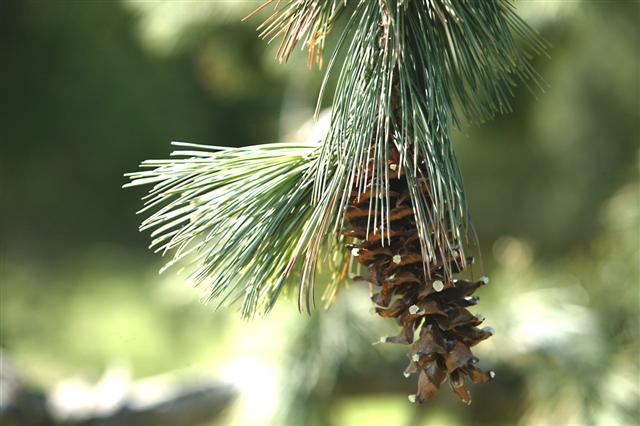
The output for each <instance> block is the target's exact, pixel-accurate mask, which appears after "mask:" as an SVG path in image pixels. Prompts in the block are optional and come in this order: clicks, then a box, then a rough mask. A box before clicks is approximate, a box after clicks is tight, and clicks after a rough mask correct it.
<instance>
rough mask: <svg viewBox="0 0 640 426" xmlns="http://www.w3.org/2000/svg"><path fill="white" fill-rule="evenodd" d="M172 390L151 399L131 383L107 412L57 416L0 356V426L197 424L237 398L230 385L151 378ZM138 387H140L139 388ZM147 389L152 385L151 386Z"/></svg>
mask: <svg viewBox="0 0 640 426" xmlns="http://www.w3.org/2000/svg"><path fill="white" fill-rule="evenodd" d="M149 380H151V381H152V383H151V384H152V385H153V386H157V387H158V388H168V391H164V392H163V393H162V395H161V397H159V398H158V397H156V398H152V399H150V398H148V397H147V395H144V394H143V393H146V392H144V388H143V387H140V386H136V384H135V383H132V384H131V386H129V389H127V392H126V395H125V396H124V397H123V398H122V400H121V401H119V403H118V404H116V405H114V406H113V408H112V409H110V410H108V411H106V412H105V411H104V410H100V411H98V409H97V408H96V407H91V406H87V407H83V410H81V411H78V412H76V413H74V414H73V415H72V416H65V417H64V418H60V416H58V415H56V413H54V412H53V411H54V410H52V407H51V404H49V403H48V401H49V400H50V395H47V394H46V393H44V392H41V391H39V390H35V389H31V388H30V387H29V386H27V385H26V384H25V383H24V382H23V381H22V380H21V378H20V375H19V373H18V372H17V371H16V368H15V366H14V365H12V363H11V362H10V361H9V360H8V359H7V356H6V353H0V425H2V426H62V425H64V426H89V425H91V426H125V425H126V426H175V425H184V426H189V425H197V424H202V423H205V422H209V421H211V420H213V419H215V418H216V417H217V416H218V415H219V414H220V413H221V411H222V410H223V409H224V408H225V407H227V406H228V405H229V404H230V403H231V402H232V401H233V400H234V398H235V397H236V395H237V390H236V389H235V388H234V387H233V385H231V384H229V383H221V382H208V383H207V382H200V383H188V384H186V385H178V386H176V385H175V383H174V382H175V380H173V379H172V376H171V375H167V376H160V377H158V378H152V379H147V380H145V382H149ZM136 388H137V389H136ZM147 388H148V386H147Z"/></svg>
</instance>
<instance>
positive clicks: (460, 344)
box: [344, 156, 494, 404]
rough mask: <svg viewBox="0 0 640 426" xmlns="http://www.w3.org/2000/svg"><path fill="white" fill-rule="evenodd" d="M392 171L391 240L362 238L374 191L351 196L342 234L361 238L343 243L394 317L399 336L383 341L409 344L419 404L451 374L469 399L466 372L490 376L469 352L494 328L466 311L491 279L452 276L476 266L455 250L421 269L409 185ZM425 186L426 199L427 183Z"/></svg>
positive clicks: (382, 309) (382, 311) (476, 378)
mask: <svg viewBox="0 0 640 426" xmlns="http://www.w3.org/2000/svg"><path fill="white" fill-rule="evenodd" d="M396 157H397V156H396ZM392 161H397V158H396V159H394V160H392ZM397 169H398V166H397V164H394V163H391V164H390V170H392V172H393V173H395V176H393V178H392V179H390V182H391V188H390V197H391V211H390V221H391V224H390V228H389V230H388V232H389V236H390V242H389V241H386V240H387V238H386V237H387V231H385V244H384V246H383V244H382V235H381V233H380V231H379V230H375V231H374V232H369V234H368V235H367V218H368V215H369V198H370V197H371V191H370V190H369V189H367V190H365V191H364V192H361V193H358V192H357V191H354V192H353V193H352V199H351V203H350V205H349V207H348V208H347V211H346V212H345V216H346V219H347V222H348V224H349V227H348V228H347V229H346V230H345V232H344V234H345V235H347V236H351V237H354V238H356V239H357V240H358V241H359V242H358V244H354V245H350V246H348V248H349V249H351V253H352V255H353V256H355V258H356V260H357V261H358V262H359V263H360V264H361V265H363V266H365V267H366V268H367V269H368V275H367V276H364V277H355V279H357V280H362V281H368V282H369V283H370V285H371V288H372V294H373V297H372V300H373V302H374V303H375V305H376V308H375V311H376V313H377V314H378V315H380V316H381V317H392V318H395V319H396V322H397V323H398V324H399V325H400V327H401V331H400V334H398V335H397V336H391V337H386V338H383V339H381V341H383V342H389V343H405V344H411V350H410V351H409V354H408V356H409V358H410V359H411V361H410V362H409V366H408V367H407V369H406V370H405V373H404V374H405V376H406V377H409V375H411V374H413V373H417V374H418V391H417V393H416V394H415V395H410V396H409V399H410V400H411V401H414V402H415V401H417V402H420V403H421V402H424V401H425V400H427V399H428V398H430V397H431V396H433V395H435V394H436V393H437V392H438V390H439V389H440V385H441V384H442V383H444V382H445V381H446V379H447V378H448V379H449V384H450V386H451V389H452V390H453V392H454V393H455V395H456V396H457V397H458V398H459V399H460V400H461V401H462V402H464V403H466V404H470V403H471V395H470V393H469V391H468V389H467V388H466V387H465V376H468V377H469V379H470V380H471V381H472V382H473V383H483V382H486V381H488V380H489V379H490V378H492V377H493V376H494V373H493V372H492V371H491V372H485V371H483V370H481V369H479V368H478V367H476V364H477V362H478V359H477V358H476V357H474V356H473V354H472V353H471V349H470V348H471V347H472V346H474V345H476V344H477V343H478V342H480V341H482V340H484V339H486V338H488V337H489V336H491V335H492V334H493V330H492V329H491V328H489V327H486V328H482V329H481V328H478V325H480V324H481V323H482V322H483V320H484V318H483V317H482V316H481V315H473V314H471V313H470V312H469V311H468V310H467V309H466V308H467V307H469V306H472V305H475V304H476V303H477V301H478V298H477V297H472V294H473V293H474V291H475V290H476V289H477V288H478V287H480V286H481V285H483V284H487V282H488V279H487V278H486V277H483V278H481V279H480V280H478V281H466V280H456V279H452V278H451V277H450V275H451V274H453V273H460V272H462V271H463V270H464V269H465V267H466V266H467V265H469V264H471V263H473V259H472V258H466V259H462V258H460V254H459V252H458V251H457V250H456V249H455V248H454V249H453V250H451V253H450V255H449V257H448V259H446V261H447V262H448V263H449V265H447V266H448V268H444V267H443V264H442V262H437V261H431V262H430V263H429V267H428V268H424V264H423V257H422V253H421V249H420V242H419V238H418V229H417V227H416V218H415V216H414V213H413V209H412V206H411V199H410V196H409V188H408V186H407V181H406V179H405V177H404V176H403V175H402V174H400V175H398V173H397V171H396V170H397ZM424 191H425V195H427V196H428V194H427V193H426V187H425V189H424ZM425 269H426V270H425Z"/></svg>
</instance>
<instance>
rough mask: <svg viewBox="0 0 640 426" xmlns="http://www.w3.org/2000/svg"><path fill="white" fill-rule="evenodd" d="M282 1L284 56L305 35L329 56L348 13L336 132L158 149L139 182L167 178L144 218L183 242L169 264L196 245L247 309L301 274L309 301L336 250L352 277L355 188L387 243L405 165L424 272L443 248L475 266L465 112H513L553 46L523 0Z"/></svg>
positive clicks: (203, 261) (314, 49)
mask: <svg viewBox="0 0 640 426" xmlns="http://www.w3.org/2000/svg"><path fill="white" fill-rule="evenodd" d="M272 4H274V2H273V1H272V0H270V1H268V2H267V3H265V4H264V5H263V6H262V7H261V8H259V9H258V11H256V13H257V12H259V11H260V10H263V9H266V8H268V7H269V6H271V5H272ZM280 6H282V4H281V2H279V1H278V2H275V8H274V9H275V10H274V11H273V12H272V13H271V15H269V16H268V17H267V19H266V20H265V21H264V23H263V24H262V25H261V26H260V27H259V31H260V35H261V36H262V37H264V38H268V39H271V40H272V39H275V38H278V37H282V42H281V45H280V48H279V50H278V58H279V59H280V60H286V59H287V58H288V57H289V56H290V54H291V53H292V51H293V49H294V48H295V46H296V44H297V43H298V42H302V44H303V47H306V48H307V49H308V50H309V61H311V60H312V59H313V58H315V59H316V61H318V63H319V64H321V59H320V58H321V54H322V49H323V46H324V42H325V40H326V36H327V34H328V33H329V32H330V31H331V29H332V28H333V27H334V25H335V22H336V19H337V18H338V16H340V14H341V13H348V14H349V16H348V20H347V24H346V27H345V29H344V30H343V32H342V34H340V35H339V37H338V42H337V47H336V49H335V50H334V52H333V54H332V56H331V58H330V60H329V63H328V67H327V73H326V77H325V81H324V84H323V87H322V90H321V94H320V99H322V97H323V95H324V93H325V91H326V87H327V82H328V79H329V78H330V76H331V75H334V74H336V75H337V79H338V84H337V89H336V91H335V94H334V97H333V110H332V117H331V128H330V130H329V133H328V135H327V136H326V138H325V139H324V140H323V141H322V143H321V144H319V145H318V146H315V145H314V146H311V145H288V144H278V145H263V146H260V147H248V148H240V149H227V148H213V147H204V146H196V148H197V150H195V151H185V152H179V153H176V154H178V155H181V156H186V157H187V158H181V159H171V160H154V161H147V162H144V163H143V164H142V167H144V168H152V169H153V170H150V171H144V172H140V173H133V174H130V175H129V176H130V178H131V179H132V182H131V184H129V185H128V186H135V185H144V184H153V185H154V187H153V189H152V190H151V193H150V195H149V197H148V198H147V201H146V207H145V209H143V211H152V210H155V213H153V214H152V215H151V217H149V218H148V219H147V220H145V221H144V222H143V225H142V228H141V229H149V228H152V229H154V232H153V234H152V236H153V237H154V238H155V239H154V241H153V242H152V247H153V248H155V249H156V251H161V252H163V253H166V252H168V251H172V252H174V256H173V260H171V261H170V262H169V265H172V264H174V263H175V262H177V261H179V260H180V259H183V258H185V259H189V260H190V261H191V262H192V263H193V264H194V265H197V266H196V270H195V271H194V272H193V274H192V275H191V278H192V279H193V280H194V281H195V282H196V283H199V284H203V285H205V286H206V287H207V290H206V298H207V299H209V300H215V301H216V302H217V303H218V305H221V304H227V303H228V302H231V301H233V300H237V299H243V305H242V313H243V315H245V316H251V315H253V314H254V313H256V312H258V311H259V312H267V311H268V310H269V309H270V308H271V307H272V306H273V303H274V302H275V300H276V299H277V297H278V295H279V294H280V292H281V290H282V289H283V286H284V285H285V283H286V282H287V281H288V280H289V278H291V277H292V276H293V275H297V273H298V272H300V274H301V283H300V293H299V294H300V298H299V305H300V306H302V305H305V306H306V307H307V309H309V308H310V306H311V304H312V301H313V296H314V294H315V292H314V287H315V274H316V270H317V265H318V263H319V260H320V259H324V258H328V259H330V270H331V271H332V273H333V274H334V276H335V277H344V275H345V271H346V266H347V263H348V262H349V258H348V255H344V254H342V253H343V250H342V248H341V247H342V246H343V245H344V240H345V236H343V235H342V234H341V230H344V229H345V226H344V225H345V222H344V215H345V211H346V209H347V206H348V205H349V203H350V202H351V200H352V198H353V193H356V194H363V193H367V194H369V195H368V199H367V201H366V203H367V209H368V217H367V230H366V235H365V236H366V237H369V236H371V235H373V234H376V233H379V234H381V236H382V238H383V243H389V241H390V238H391V236H390V212H391V204H390V200H391V196H390V188H391V185H392V181H393V179H398V178H400V177H401V176H402V178H403V179H406V183H407V186H408V188H409V194H410V197H411V205H412V208H413V211H414V214H415V218H416V227H417V233H418V235H419V242H420V247H421V251H422V258H423V263H424V268H425V275H428V274H429V267H430V266H429V265H430V264H431V263H432V262H434V261H435V260H438V262H440V263H442V264H443V265H444V268H445V270H444V276H445V278H447V277H450V276H451V273H450V272H451V271H450V270H449V269H450V268H451V267H450V265H449V262H447V261H446V259H448V258H450V257H451V256H452V255H454V254H455V256H454V257H456V258H458V259H460V262H462V264H461V265H455V267H456V268H458V269H460V267H462V268H463V267H464V266H465V265H464V262H465V259H466V257H467V256H466V255H465V251H469V250H471V249H472V247H473V245H474V243H475V237H474V234H473V232H472V226H471V219H470V215H469V212H468V208H467V203H466V196H465V192H464V186H463V182H462V177H461V174H460V171H459V169H458V166H457V162H456V159H455V155H454V153H453V149H452V146H451V139H450V132H451V130H452V128H453V127H454V126H456V125H460V123H461V121H462V118H463V117H464V118H467V119H470V120H473V121H483V120H486V119H489V118H491V117H493V116H494V115H495V114H498V113H503V112H507V111H509V110H510V107H509V101H510V98H511V96H512V88H513V86H514V85H515V84H517V83H521V84H525V85H526V86H528V87H532V88H533V87H535V86H540V85H541V79H540V77H539V76H538V74H537V73H536V72H535V70H534V69H533V68H532V66H531V64H530V61H529V59H530V55H531V54H540V53H542V52H544V49H545V44H544V43H543V42H542V41H540V39H539V38H538V37H537V36H536V35H535V33H534V32H533V31H532V30H531V29H530V28H529V27H528V26H527V25H526V24H525V23H524V22H523V21H522V20H521V19H520V18H519V17H518V16H517V15H516V13H515V11H514V6H513V3H512V2H511V1H509V0H495V1H487V2H485V1H465V0H404V1H381V0H363V1H359V2H352V3H349V7H347V2H346V0H291V1H289V2H287V3H286V4H284V6H282V7H280ZM341 57H344V58H345V59H344V62H342V63H339V61H338V58H341ZM320 99H319V101H318V105H319V104H320ZM396 154H397V157H398V158H396ZM358 197H360V195H358ZM336 281H338V280H337V279H336ZM333 289H335V287H334V288H333ZM333 289H330V291H329V294H330V293H331V290H333Z"/></svg>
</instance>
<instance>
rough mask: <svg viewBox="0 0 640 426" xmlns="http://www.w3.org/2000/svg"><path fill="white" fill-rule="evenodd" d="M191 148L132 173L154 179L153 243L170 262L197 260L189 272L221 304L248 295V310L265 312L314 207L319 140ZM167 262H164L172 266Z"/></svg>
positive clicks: (150, 202)
mask: <svg viewBox="0 0 640 426" xmlns="http://www.w3.org/2000/svg"><path fill="white" fill-rule="evenodd" d="M174 144H175V145H178V146H182V147H185V148H190V149H188V150H180V151H176V152H174V153H173V154H172V156H174V157H177V158H172V159H169V160H147V161H145V162H143V163H142V165H141V167H142V168H144V169H150V170H145V171H140V172H135V173H129V174H128V176H129V178H130V179H131V182H130V183H129V184H127V185H125V186H126V187H131V186H138V185H149V184H151V185H153V187H152V189H151V190H150V192H149V195H148V196H146V197H145V207H144V208H143V209H142V210H140V212H139V213H143V212H147V211H150V210H154V213H153V214H152V215H151V216H149V217H148V218H147V219H145V220H144V222H143V223H142V225H141V227H140V229H141V230H147V229H152V230H153V232H152V233H151V236H152V237H153V241H152V242H151V246H150V247H151V248H152V249H154V250H155V251H156V252H161V253H163V254H165V253H167V252H172V253H173V259H172V260H171V261H170V262H169V263H167V265H166V267H169V266H171V265H173V264H174V263H176V262H178V261H180V260H183V259H184V260H185V261H189V262H191V263H193V264H195V265H196V268H195V270H194V271H193V272H192V274H191V276H190V277H191V279H192V280H193V281H194V282H195V283H197V284H200V285H203V286H205V287H206V289H205V291H204V293H205V298H207V299H210V300H215V301H216V302H217V303H218V305H222V304H225V303H228V302H233V301H235V300H237V299H243V304H242V314H243V315H244V316H252V315H253V314H254V313H256V312H263V313H264V312H267V311H268V310H269V309H270V308H271V306H272V305H273V303H274V302H275V300H276V299H277V297H278V295H279V293H280V291H281V290H282V288H283V284H284V282H285V280H286V278H287V276H288V273H287V266H288V264H289V258H290V256H291V252H292V250H293V248H294V247H295V245H296V244H297V241H298V239H299V238H300V231H299V230H300V229H301V228H303V227H304V225H305V223H306V222H307V221H308V220H309V216H310V215H311V213H312V211H313V210H312V206H311V192H312V179H311V178H310V176H309V172H310V169H311V166H312V165H313V164H314V162H315V158H316V157H317V155H316V154H315V152H316V151H317V145H315V144H269V145H259V146H252V147H245V148H223V147H213V146H204V145H193V144H184V143H174ZM166 267H165V268H166Z"/></svg>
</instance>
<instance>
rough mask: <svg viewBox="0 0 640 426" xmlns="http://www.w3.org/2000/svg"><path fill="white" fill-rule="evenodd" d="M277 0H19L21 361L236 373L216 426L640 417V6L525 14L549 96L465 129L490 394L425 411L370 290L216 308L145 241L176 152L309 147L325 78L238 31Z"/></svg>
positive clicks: (1, 69)
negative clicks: (253, 311)
mask: <svg viewBox="0 0 640 426" xmlns="http://www.w3.org/2000/svg"><path fill="white" fill-rule="evenodd" d="M259 3H260V2H259V1H255V2H254V1H246V2H227V1H211V2H205V1H200V2H178V1H174V2H170V1H166V2H162V1H145V2H134V1H87V2H82V1H63V0H61V1H36V0H33V1H30V0H4V1H0V52H2V56H1V59H0V94H1V99H2V102H0V138H1V142H0V146H1V148H2V151H1V154H0V207H1V208H0V292H1V293H0V298H1V300H0V302H1V305H0V308H1V311H0V314H1V317H0V319H1V321H0V348H2V350H3V351H5V352H6V354H8V356H10V357H11V359H12V361H13V363H14V364H15V365H16V366H17V368H18V369H19V371H20V373H21V374H22V375H23V376H24V378H25V380H26V381H27V382H28V383H29V384H30V385H31V386H33V387H34V388H40V389H44V390H52V391H53V390H55V389H59V388H60V386H61V385H60V384H61V383H68V381H69V380H70V378H75V379H76V380H82V381H84V382H85V383H88V386H89V387H88V388H87V389H90V388H91V385H93V384H95V383H99V382H100V381H101V380H102V379H101V377H103V376H104V374H105V372H108V371H111V370H112V369H113V368H115V367H114V366H116V367H117V368H120V369H121V370H122V369H123V370H124V371H125V372H126V374H127V377H129V376H130V380H132V381H134V380H137V379H142V378H145V377H151V376H155V375H158V374H162V373H169V372H173V371H188V372H190V374H193V375H196V376H202V375H205V374H206V375H211V376H213V377H217V378H220V379H221V380H226V381H231V382H233V383H235V384H237V386H238V387H239V389H240V396H239V398H238V399H237V400H236V401H235V402H234V403H233V404H232V405H231V406H230V407H229V408H228V409H227V410H225V412H224V413H223V415H222V416H221V417H218V418H217V419H216V420H215V421H214V422H213V423H212V424H225V425H226V424H229V425H245V424H256V425H259V424H283V425H284V424H286V425H302V424H318V425H320V424H323V425H324V424H327V425H365V424H387V425H440V424H448V425H463V424H487V425H496V424H531V425H552V424H553V425H556V424H573V425H587V424H602V425H613V424H617V425H631V424H640V361H639V359H640V358H639V352H640V347H639V343H638V342H639V331H640V312H639V306H640V287H639V284H640V282H639V281H640V277H639V264H640V249H639V243H640V195H639V194H640V185H639V180H638V176H639V175H638V172H639V151H638V141H639V136H640V133H639V127H638V120H639V119H640V117H639V96H640V92H639V86H638V84H639V79H638V72H639V59H638V51H637V50H636V49H637V47H638V41H639V40H640V37H639V30H638V22H640V15H639V10H640V8H639V7H638V3H637V2H633V1H622V0H621V1H609V2H607V1H583V2H580V1H562V0H557V1H553V0H545V1H542V0H541V1H527V2H521V3H519V4H518V7H519V9H520V11H521V13H522V15H523V17H524V18H525V19H526V20H527V21H528V22H529V23H530V24H531V25H532V26H534V27H535V28H536V29H537V30H538V31H539V32H540V33H541V34H542V35H543V36H544V37H545V38H546V39H547V40H548V41H549V42H550V43H551V44H552V46H553V47H552V48H551V49H550V51H549V53H550V58H545V57H539V58H536V59H535V62H536V66H537V67H538V69H539V70H540V72H541V74H542V75H543V76H544V77H545V79H546V80H547V82H548V84H549V87H548V89H547V90H546V92H545V93H537V94H530V93H528V92H527V91H526V90H525V89H518V90H517V97H516V99H515V101H514V109H515V112H514V113H512V114H510V115H507V116H504V117H499V118H498V119H497V120H495V121H493V122H490V123H486V124H484V125H482V126H469V127H465V128H464V129H462V131H460V132H458V133H457V134H456V135H455V145H456V149H457V152H458V156H459V160H460V163H461V168H462V171H463V174H464V176H465V180H466V188H467V192H468V196H469V199H470V204H471V210H472V212H473V215H474V222H475V226H476V229H477V230H478V232H479V236H480V241H481V245H482V248H483V255H484V256H483V260H484V265H485V270H486V271H485V273H486V274H487V275H489V276H490V277H491V284H490V285H489V286H488V287H487V288H485V289H483V290H482V291H481V293H480V296H481V298H482V300H481V303H480V304H479V305H478V308H477V309H476V311H478V310H481V311H482V313H483V314H484V315H485V316H486V317H487V321H486V323H487V324H488V325H491V326H493V327H494V328H495V329H496V335H495V336H494V337H493V338H492V339H490V340H489V341H487V342H485V343H483V344H481V345H479V347H478V348H477V355H478V356H479V357H480V359H481V361H482V365H483V366H484V367H487V368H491V369H494V370H496V372H497V377H496V379H495V381H494V382H492V383H491V384H487V385H483V386H482V387H477V388H475V389H473V394H474V403H473V404H472V405H471V406H470V407H466V406H464V405H462V404H460V403H459V402H458V401H457V400H454V398H453V397H452V396H451V395H449V392H448V391H445V392H441V394H440V395H439V396H438V397H437V398H436V399H434V400H432V401H429V402H428V403H426V404H424V405H421V406H416V405H413V404H410V403H409V402H408V400H407V394H409V393H412V392H413V391H414V386H415V384H414V383H413V381H412V380H407V379H405V378H404V377H403V376H402V374H401V373H402V370H403V369H404V364H405V363H406V358H405V355H404V354H405V348H402V347H400V348H396V347H387V346H385V345H376V346H371V344H370V343H371V342H373V341H376V340H377V339H378V337H379V336H381V335H386V334H388V332H389V330H393V325H392V324H389V323H387V321H385V320H383V319H380V318H377V317H375V316H373V315H371V314H370V313H369V308H370V305H369V302H368V300H367V299H368V296H367V292H366V290H365V289H363V288H361V287H360V286H358V285H352V286H351V287H350V288H349V289H347V290H346V291H343V292H342V293H341V294H340V295H339V297H338V302H337V304H336V305H334V306H333V307H332V308H331V309H330V310H328V311H318V312H315V313H314V314H313V315H312V316H308V315H302V314H299V313H298V312H297V310H296V308H295V306H294V303H293V302H292V301H290V300H282V301H281V302H280V303H279V306H278V307H277V308H276V309H275V311H274V312H273V313H272V314H271V315H270V316H268V317H267V318H266V319H257V320H254V321H253V322H243V321H241V320H240V319H239V315H238V313H237V312H234V311H233V310H229V311H225V312H212V310H213V309H212V308H211V307H208V306H203V305H201V304H200V303H199V301H198V296H199V292H198V290H197V289H193V288H190V287H188V286H187V285H186V284H185V283H184V282H183V279H184V276H180V275H177V274H176V273H175V272H172V271H169V272H167V273H165V274H163V275H160V276H159V275H158V274H157V270H158V269H159V267H160V266H161V264H162V259H161V258H159V257H158V256H155V255H153V254H151V253H149V252H148V250H147V248H146V246H147V242H148V236H147V235H143V234H140V233H138V231H137V225H138V223H139V221H140V219H141V218H140V217H138V216H136V215H135V214H134V213H135V211H136V210H137V209H138V208H140V206H141V202H140V201H139V199H140V196H141V195H142V192H141V191H139V190H126V191H125V190H122V189H121V188H120V186H121V185H122V184H123V183H124V182H125V179H124V177H123V173H125V172H128V171H133V170H135V169H136V168H137V164H138V163H139V162H140V161H141V160H143V159H146V158H162V157H166V156H167V155H168V153H169V152H170V149H171V148H170V147H169V142H170V141H171V140H178V141H187V142H194V143H203V144H215V145H232V146H241V145H249V144H256V143H261V142H273V141H279V140H287V139H290V138H292V136H291V135H293V134H295V131H296V129H298V128H299V127H300V126H302V125H303V124H304V123H305V122H307V121H308V120H309V119H310V118H311V115H312V110H313V107H314V102H315V96H316V94H317V92H318V89H319V83H320V79H321V73H320V72H318V71H317V70H313V71H309V70H308V69H307V68H306V66H305V61H306V55H305V54H304V53H300V54H299V55H297V56H296V57H295V58H294V59H292V60H291V61H290V63H289V64H287V65H286V66H285V65H279V64H277V63H276V62H275V61H274V60H273V58H274V56H275V46H273V45H266V44H265V43H264V42H262V41H260V40H258V39H257V37H256V34H255V30H254V27H255V26H256V25H257V22H258V20H257V19H256V20H254V21H253V22H249V23H241V22H240V19H241V18H242V17H243V16H244V15H246V14H247V13H248V12H249V11H251V10H252V9H254V8H255V7H256V6H257V5H258V4H259Z"/></svg>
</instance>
